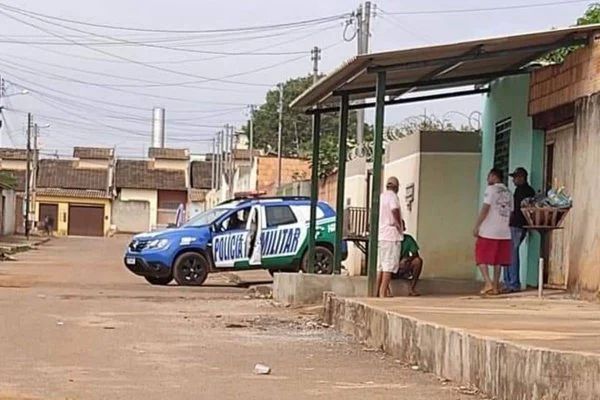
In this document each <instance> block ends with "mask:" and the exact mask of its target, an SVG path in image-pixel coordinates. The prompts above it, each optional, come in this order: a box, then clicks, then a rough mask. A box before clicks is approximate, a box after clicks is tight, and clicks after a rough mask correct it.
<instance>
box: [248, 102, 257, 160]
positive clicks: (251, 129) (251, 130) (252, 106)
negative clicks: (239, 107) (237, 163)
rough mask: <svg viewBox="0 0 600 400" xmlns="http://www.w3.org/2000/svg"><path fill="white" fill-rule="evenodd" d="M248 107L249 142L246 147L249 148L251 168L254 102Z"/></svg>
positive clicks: (252, 158)
mask: <svg viewBox="0 0 600 400" xmlns="http://www.w3.org/2000/svg"><path fill="white" fill-rule="evenodd" d="M248 107H250V129H249V135H250V137H249V138H248V140H249V142H250V143H249V145H248V148H249V149H250V156H249V158H250V168H252V165H253V164H254V111H255V109H256V106H255V105H254V104H250V105H249V106H248Z"/></svg>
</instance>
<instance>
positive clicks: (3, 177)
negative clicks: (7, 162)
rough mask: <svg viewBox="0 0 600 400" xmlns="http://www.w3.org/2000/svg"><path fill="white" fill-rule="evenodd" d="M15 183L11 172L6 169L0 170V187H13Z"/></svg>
mask: <svg viewBox="0 0 600 400" xmlns="http://www.w3.org/2000/svg"><path fill="white" fill-rule="evenodd" d="M16 185H17V180H16V179H15V177H14V176H13V175H12V174H10V173H8V172H6V171H0V187H8V188H14V187H15V186H16Z"/></svg>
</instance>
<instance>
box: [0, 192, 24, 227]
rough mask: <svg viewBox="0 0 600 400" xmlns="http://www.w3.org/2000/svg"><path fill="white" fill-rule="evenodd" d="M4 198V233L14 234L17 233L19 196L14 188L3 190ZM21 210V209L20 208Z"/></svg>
mask: <svg viewBox="0 0 600 400" xmlns="http://www.w3.org/2000/svg"><path fill="white" fill-rule="evenodd" d="M1 192H2V197H3V198H4V210H3V211H4V214H3V215H2V218H3V220H4V221H3V223H2V225H3V229H2V235H13V234H14V233H15V219H16V216H17V208H16V207H17V203H16V201H17V197H16V194H15V192H14V190H6V189H5V190H1ZM19 212H20V210H19Z"/></svg>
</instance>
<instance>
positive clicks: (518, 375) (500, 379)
mask: <svg viewBox="0 0 600 400" xmlns="http://www.w3.org/2000/svg"><path fill="white" fill-rule="evenodd" d="M422 299H425V298H422ZM373 301H374V302H376V304H369V302H371V300H369V301H367V300H361V299H352V298H341V297H337V296H335V295H334V294H333V293H327V294H325V296H324V303H325V304H324V320H325V322H326V323H328V324H330V325H333V326H334V327H335V329H337V330H338V331H340V332H342V333H344V334H347V335H351V336H353V337H354V338H356V339H357V340H358V341H361V342H364V343H365V344H366V345H367V346H369V347H372V348H380V349H382V350H383V351H385V352H386V353H388V354H390V355H392V356H393V357H395V358H397V359H399V360H401V361H403V362H406V363H409V364H412V365H418V366H419V369H420V370H423V371H426V372H432V373H435V374H436V375H438V376H439V377H442V378H445V379H449V380H451V381H453V383H455V384H457V385H462V386H467V387H476V388H478V389H479V390H480V391H481V392H482V393H485V394H486V395H487V396H490V397H492V398H495V399H497V400H550V399H552V400H554V399H564V400H571V399H573V400H575V399H577V400H597V399H598V398H600V380H599V379H598V377H600V355H599V354H598V353H597V352H596V353H590V352H579V351H565V350H562V349H550V348H540V347H536V346H533V345H528V344H526V343H523V342H517V341H510V340H506V339H498V338H494V337H487V336H483V335H482V334H481V333H480V331H481V329H479V330H478V329H476V328H475V329H472V330H467V329H464V328H455V327H449V326H444V325H442V324H440V323H437V322H433V321H432V320H425V319H419V318H415V317H414V316H409V315H403V314H401V313H399V312H395V311H393V310H392V308H391V307H386V305H389V304H391V303H393V302H398V301H402V300H401V299H398V300H395V299H389V300H383V299H380V300H373ZM448 301H449V300H448ZM444 304H445V302H444V298H441V299H440V305H439V313H440V314H444V313H446V312H448V310H447V308H446V307H444ZM427 310H429V311H428V312H431V313H436V309H435V307H427ZM513 310H514V309H513ZM467 311H468V310H467ZM513 312H514V311H513ZM434 315H435V314H434ZM455 318H456V317H455ZM469 318H473V319H474V320H472V321H474V322H473V323H474V324H477V318H478V316H477V314H473V315H471V316H470V317H469ZM548 329H551V323H550V324H549V325H548ZM524 334H527V332H524ZM529 334H530V335H531V332H529Z"/></svg>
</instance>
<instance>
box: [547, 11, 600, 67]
mask: <svg viewBox="0 0 600 400" xmlns="http://www.w3.org/2000/svg"><path fill="white" fill-rule="evenodd" d="M597 23H600V3H598V2H596V3H592V4H590V5H589V6H588V8H587V10H586V11H585V13H584V14H583V15H582V16H581V17H579V18H577V23H576V24H575V25H577V26H581V25H590V24H597ZM581 47H582V46H570V47H563V48H561V49H558V50H555V51H553V52H551V53H549V54H547V55H546V56H544V57H542V60H543V61H547V62H551V63H556V64H558V63H561V62H563V61H564V60H565V58H566V57H567V56H568V55H569V54H570V53H572V52H574V51H575V50H577V49H579V48H581Z"/></svg>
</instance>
